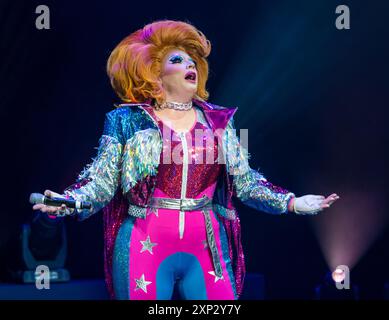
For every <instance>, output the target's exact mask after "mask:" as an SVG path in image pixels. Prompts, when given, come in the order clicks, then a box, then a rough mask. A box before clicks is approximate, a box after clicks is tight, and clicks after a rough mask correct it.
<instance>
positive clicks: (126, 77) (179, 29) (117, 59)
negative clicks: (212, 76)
mask: <svg viewBox="0 0 389 320" xmlns="http://www.w3.org/2000/svg"><path fill="white" fill-rule="evenodd" d="M171 49H179V50H183V51H185V52H186V53H187V54H188V55H189V56H191V58H192V59H193V60H194V61H195V63H196V66H197V74H198V87H197V92H196V98H200V99H203V100H206V99H207V98H208V96H209V94H208V92H207V90H206V88H205V85H206V82H207V79H208V62H207V59H206V58H207V56H208V55H209V54H210V52H211V43H210V42H209V40H208V39H207V38H206V37H205V36H204V34H203V33H202V32H201V31H199V30H197V29H196V28H195V27H194V26H192V25H191V24H189V23H186V22H182V21H172V20H161V21H155V22H153V23H150V24H148V25H146V26H145V27H143V28H142V29H139V30H137V31H135V32H133V33H132V34H130V35H129V36H127V37H126V38H124V39H123V40H122V41H121V42H120V43H119V44H118V45H117V46H116V48H115V49H114V50H113V51H112V53H111V55H110V56H109V58H108V62H107V73H108V76H109V78H110V80H111V85H112V87H113V89H114V90H115V92H116V93H117V95H118V96H119V97H120V98H121V99H122V100H123V101H124V102H143V101H145V100H147V99H150V98H151V99H155V100H156V102H157V103H158V104H161V103H163V101H164V100H165V92H164V90H163V87H162V85H161V82H160V81H159V77H160V73H161V68H162V61H163V58H164V56H165V55H166V54H167V53H168V51H169V50H171Z"/></svg>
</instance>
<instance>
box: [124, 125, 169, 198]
mask: <svg viewBox="0 0 389 320" xmlns="http://www.w3.org/2000/svg"><path fill="white" fill-rule="evenodd" d="M161 151H162V139H161V137H160V134H159V132H158V130H157V129H151V128H150V129H146V130H141V131H138V132H136V133H135V134H134V135H133V136H132V137H131V138H130V139H128V141H127V143H126V146H125V148H124V151H123V160H122V181H121V183H122V188H123V192H125V193H126V192H128V191H130V189H131V188H132V187H134V186H135V185H136V184H137V182H139V181H141V180H142V179H143V178H145V177H147V176H149V175H155V174H156V173H157V168H158V165H159V159H160V154H161Z"/></svg>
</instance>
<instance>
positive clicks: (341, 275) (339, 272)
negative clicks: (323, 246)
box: [332, 268, 346, 283]
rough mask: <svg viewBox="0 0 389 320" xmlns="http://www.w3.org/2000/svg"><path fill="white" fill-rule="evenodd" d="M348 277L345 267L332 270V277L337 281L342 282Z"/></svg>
mask: <svg viewBox="0 0 389 320" xmlns="http://www.w3.org/2000/svg"><path fill="white" fill-rule="evenodd" d="M345 278H346V273H345V272H344V270H343V269H340V268H336V269H335V270H334V272H332V279H333V280H334V281H335V282H338V283H340V282H342V281H343V280H344V279H345Z"/></svg>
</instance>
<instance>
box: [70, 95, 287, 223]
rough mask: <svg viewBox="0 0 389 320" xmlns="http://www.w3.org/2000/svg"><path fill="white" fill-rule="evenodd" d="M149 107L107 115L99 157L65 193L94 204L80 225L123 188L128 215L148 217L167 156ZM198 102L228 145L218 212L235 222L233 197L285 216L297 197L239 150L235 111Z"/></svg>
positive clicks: (124, 108) (216, 197) (137, 106)
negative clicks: (161, 162)
mask: <svg viewBox="0 0 389 320" xmlns="http://www.w3.org/2000/svg"><path fill="white" fill-rule="evenodd" d="M150 102H151V101H146V102H145V103H140V104H121V105H119V106H118V108H117V109H115V110H113V111H111V112H108V113H107V114H106V120H105V125H104V132H103V135H102V136H101V138H100V141H99V147H98V153H97V157H96V158H95V159H93V161H92V163H91V164H90V165H88V166H87V167H86V168H85V169H84V170H83V172H81V174H80V175H79V177H78V181H77V183H76V184H75V185H72V186H71V187H69V188H68V189H67V190H65V194H66V195H67V196H68V197H72V198H74V199H75V200H80V201H90V202H91V203H92V206H93V209H92V210H80V211H79V212H78V214H77V216H78V217H79V218H80V219H81V220H83V219H85V218H88V217H89V216H90V215H92V214H94V213H95V212H97V211H99V210H100V209H101V208H103V207H104V206H106V205H107V204H108V203H109V202H110V200H111V199H112V198H113V197H114V195H115V193H116V192H117V191H118V190H119V189H120V192H122V194H123V195H124V196H125V198H126V199H127V200H128V204H129V207H128V214H129V215H132V216H135V217H140V218H144V217H145V216H146V209H147V206H148V203H149V201H150V199H151V197H152V195H153V190H154V187H155V183H156V174H157V170H158V164H159V160H160V153H161V151H162V139H161V133H160V131H159V129H158V126H157V124H156V123H155V121H154V120H153V119H152V117H150V115H149V114H148V113H147V112H146V111H145V110H144V109H143V107H144V106H149V105H150ZM193 103H194V104H195V105H196V106H197V107H199V108H200V109H201V110H202V111H203V114H204V117H205V119H206V120H207V122H208V124H209V126H210V127H211V128H212V130H213V131H214V132H218V133H219V134H220V135H221V137H220V138H221V141H222V144H223V148H222V150H223V156H224V160H225V162H224V163H225V170H224V174H223V175H221V176H220V178H219V180H218V183H217V188H216V191H215V195H214V199H213V203H214V211H215V212H217V213H218V214H219V215H221V216H223V217H225V218H227V219H229V220H234V219H235V218H236V212H235V208H234V205H233V202H232V197H233V196H236V197H237V198H239V199H240V200H241V201H242V202H243V203H244V204H246V205H248V206H250V207H252V208H255V209H258V210H261V211H264V212H267V213H275V214H281V213H286V212H287V211H288V210H287V206H288V202H289V200H290V199H291V198H292V197H293V196H294V194H293V193H292V192H289V191H288V190H285V189H283V188H281V187H277V186H275V185H273V184H272V183H270V182H268V181H267V180H266V178H265V177H264V175H263V174H261V173H259V172H258V171H256V170H253V169H251V168H250V167H249V164H248V156H247V155H248V153H247V152H246V150H245V149H244V148H241V147H240V143H239V139H238V137H237V134H236V132H235V130H234V124H233V115H234V113H235V111H236V108H224V107H221V106H217V105H214V104H211V103H208V102H204V101H200V100H193ZM220 132H222V133H220Z"/></svg>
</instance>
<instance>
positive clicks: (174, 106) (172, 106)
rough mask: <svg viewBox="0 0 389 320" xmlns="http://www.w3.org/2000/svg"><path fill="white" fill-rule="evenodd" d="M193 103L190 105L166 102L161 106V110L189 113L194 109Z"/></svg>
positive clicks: (190, 102) (189, 103)
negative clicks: (188, 111)
mask: <svg viewBox="0 0 389 320" xmlns="http://www.w3.org/2000/svg"><path fill="white" fill-rule="evenodd" d="M192 106H193V104H192V101H189V102H188V103H182V102H171V101H165V102H164V103H162V104H161V105H160V106H159V109H174V110H179V111H187V110H190V109H192Z"/></svg>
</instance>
